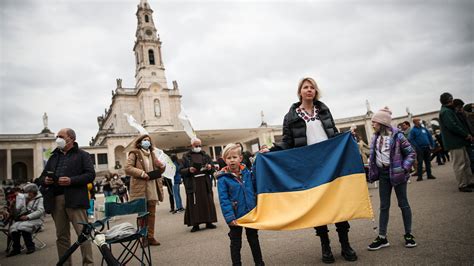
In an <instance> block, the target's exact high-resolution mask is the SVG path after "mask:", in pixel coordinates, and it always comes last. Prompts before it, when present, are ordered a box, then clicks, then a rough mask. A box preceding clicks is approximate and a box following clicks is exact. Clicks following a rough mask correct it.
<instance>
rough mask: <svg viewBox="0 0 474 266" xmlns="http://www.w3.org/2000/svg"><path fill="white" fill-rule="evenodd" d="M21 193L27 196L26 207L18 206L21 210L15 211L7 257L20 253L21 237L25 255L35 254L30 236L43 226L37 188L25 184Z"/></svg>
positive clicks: (40, 198)
mask: <svg viewBox="0 0 474 266" xmlns="http://www.w3.org/2000/svg"><path fill="white" fill-rule="evenodd" d="M23 192H24V193H25V194H27V202H26V206H20V207H22V208H21V210H17V213H16V214H15V217H14V218H15V222H14V223H13V224H12V225H11V226H10V236H11V238H12V241H13V249H12V251H10V253H8V255H7V257H11V256H15V255H18V254H20V253H21V244H20V237H21V236H23V240H24V241H25V246H26V254H30V253H33V252H35V243H33V238H32V234H33V233H34V232H36V230H38V228H40V227H41V226H42V225H43V216H44V207H43V196H42V195H41V193H39V191H38V186H37V185H35V184H33V183H30V184H27V185H25V186H24V187H23Z"/></svg>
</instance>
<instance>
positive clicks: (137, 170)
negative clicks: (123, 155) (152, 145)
mask: <svg viewBox="0 0 474 266" xmlns="http://www.w3.org/2000/svg"><path fill="white" fill-rule="evenodd" d="M150 154H151V159H152V161H153V170H155V169H158V165H157V164H156V163H155V162H156V157H155V154H154V153H153V152H150ZM144 169H145V166H144V162H143V154H142V152H141V151H140V150H138V149H135V150H132V151H130V153H129V154H128V158H127V165H126V166H125V173H126V174H127V175H129V176H131V177H132V178H131V179H130V200H134V199H137V198H145V193H146V185H147V182H152V181H147V180H145V179H144V178H142V177H141V175H142V173H143V171H144ZM164 171H165V169H164V168H163V169H162V171H161V172H162V173H163V172H164ZM162 179H163V178H158V179H156V180H155V183H156V191H157V193H158V199H159V201H163V195H164V194H163V182H162Z"/></svg>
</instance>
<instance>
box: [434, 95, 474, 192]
mask: <svg viewBox="0 0 474 266" xmlns="http://www.w3.org/2000/svg"><path fill="white" fill-rule="evenodd" d="M440 102H441V105H442V106H441V110H440V111H439V123H440V125H441V137H442V138H443V144H444V148H445V149H446V151H450V152H451V155H452V157H453V170H454V175H455V176H456V179H457V181H458V189H459V191H461V192H472V188H473V187H474V181H473V178H472V172H471V168H470V159H469V155H468V152H467V147H468V146H469V145H471V143H472V142H473V137H472V135H471V134H470V133H469V130H468V128H467V127H466V126H465V125H464V124H463V123H462V122H461V121H460V120H459V118H458V116H457V115H456V112H455V110H454V106H453V96H452V95H451V94H450V93H448V92H445V93H443V94H441V96H440Z"/></svg>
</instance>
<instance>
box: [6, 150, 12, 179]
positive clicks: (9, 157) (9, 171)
mask: <svg viewBox="0 0 474 266" xmlns="http://www.w3.org/2000/svg"><path fill="white" fill-rule="evenodd" d="M5 167H6V168H7V180H11V179H12V150H11V149H7V164H6V166H5Z"/></svg>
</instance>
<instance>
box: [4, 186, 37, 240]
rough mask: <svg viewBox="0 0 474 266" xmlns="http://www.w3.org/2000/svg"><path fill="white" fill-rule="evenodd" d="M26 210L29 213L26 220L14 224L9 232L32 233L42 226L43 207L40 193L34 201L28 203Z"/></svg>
mask: <svg viewBox="0 0 474 266" xmlns="http://www.w3.org/2000/svg"><path fill="white" fill-rule="evenodd" d="M26 210H27V211H28V213H29V214H28V215H27V216H28V220H26V221H17V222H14V223H13V224H12V225H11V226H10V232H16V231H25V232H28V233H33V232H35V231H36V230H37V229H38V228H40V227H41V226H42V225H43V217H44V206H43V196H42V195H41V193H39V192H38V195H36V197H35V198H34V199H32V200H30V201H28V203H27V205H26Z"/></svg>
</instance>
